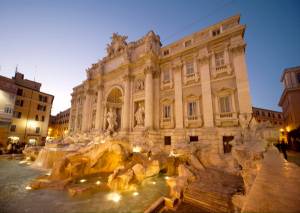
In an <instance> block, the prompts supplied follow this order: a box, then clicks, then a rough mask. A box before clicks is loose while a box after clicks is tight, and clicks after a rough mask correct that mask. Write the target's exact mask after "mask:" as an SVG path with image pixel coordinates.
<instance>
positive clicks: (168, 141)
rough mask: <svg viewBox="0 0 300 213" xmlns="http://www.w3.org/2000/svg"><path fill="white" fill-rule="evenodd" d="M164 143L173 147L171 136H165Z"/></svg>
mask: <svg viewBox="0 0 300 213" xmlns="http://www.w3.org/2000/svg"><path fill="white" fill-rule="evenodd" d="M164 142H165V145H171V136H165V138H164Z"/></svg>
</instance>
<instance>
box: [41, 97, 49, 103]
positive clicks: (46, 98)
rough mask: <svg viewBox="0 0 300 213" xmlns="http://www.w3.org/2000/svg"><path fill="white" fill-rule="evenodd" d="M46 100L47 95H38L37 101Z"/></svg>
mask: <svg viewBox="0 0 300 213" xmlns="http://www.w3.org/2000/svg"><path fill="white" fill-rule="evenodd" d="M47 100H48V97H47V96H43V95H39V101H41V102H45V103H46V102H47Z"/></svg>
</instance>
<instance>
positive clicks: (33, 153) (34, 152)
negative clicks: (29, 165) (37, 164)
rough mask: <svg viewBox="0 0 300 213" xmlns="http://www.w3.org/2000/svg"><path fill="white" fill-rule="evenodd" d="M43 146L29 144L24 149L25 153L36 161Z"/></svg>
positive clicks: (28, 157)
mask: <svg viewBox="0 0 300 213" xmlns="http://www.w3.org/2000/svg"><path fill="white" fill-rule="evenodd" d="M42 148H43V147H42V146H28V147H26V148H25V149H24V150H23V154H24V155H25V157H26V158H27V159H30V160H33V161H34V160H35V159H36V158H37V157H38V154H39V152H40V150H41V149H42Z"/></svg>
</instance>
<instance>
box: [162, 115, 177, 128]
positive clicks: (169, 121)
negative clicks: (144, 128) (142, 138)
mask: <svg viewBox="0 0 300 213" xmlns="http://www.w3.org/2000/svg"><path fill="white" fill-rule="evenodd" d="M160 127H161V128H163V129H171V128H174V127H175V126H174V121H173V118H171V117H168V118H161V120H160Z"/></svg>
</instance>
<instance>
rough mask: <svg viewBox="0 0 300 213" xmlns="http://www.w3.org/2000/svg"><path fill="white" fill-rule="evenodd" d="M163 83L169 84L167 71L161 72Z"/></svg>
mask: <svg viewBox="0 0 300 213" xmlns="http://www.w3.org/2000/svg"><path fill="white" fill-rule="evenodd" d="M163 81H164V83H168V82H170V72H169V70H166V71H164V72H163Z"/></svg>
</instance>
